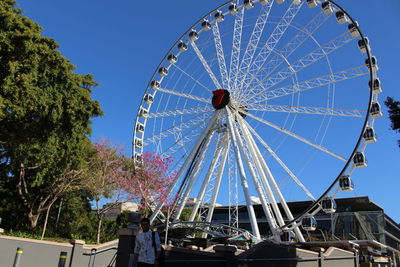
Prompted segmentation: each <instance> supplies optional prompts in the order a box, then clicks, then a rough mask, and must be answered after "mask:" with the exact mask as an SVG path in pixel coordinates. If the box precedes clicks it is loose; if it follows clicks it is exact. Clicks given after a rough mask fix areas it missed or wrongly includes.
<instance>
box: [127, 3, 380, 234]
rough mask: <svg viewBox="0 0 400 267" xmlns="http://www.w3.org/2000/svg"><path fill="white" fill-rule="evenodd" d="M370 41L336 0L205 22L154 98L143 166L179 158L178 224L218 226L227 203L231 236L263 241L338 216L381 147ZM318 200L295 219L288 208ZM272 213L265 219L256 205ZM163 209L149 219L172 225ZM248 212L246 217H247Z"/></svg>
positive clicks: (232, 11)
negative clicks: (359, 171) (372, 147)
mask: <svg viewBox="0 0 400 267" xmlns="http://www.w3.org/2000/svg"><path fill="white" fill-rule="evenodd" d="M377 70H378V64H377V60H376V58H375V57H374V56H373V55H372V52H371V46H370V43H369V39H368V38H367V37H365V36H364V35H363V34H362V33H361V30H360V27H359V25H358V23H357V22H356V21H355V20H353V19H352V18H351V17H350V15H349V14H348V13H347V12H346V11H345V10H344V9H343V8H342V7H340V6H339V5H337V4H336V3H335V2H334V1H324V2H320V1H318V0H307V1H304V0H293V1H289V0H287V1H284V0H255V1H251V0H245V1H238V0H233V1H229V2H227V3H225V4H223V5H221V6H219V7H218V8H216V9H214V10H212V11H211V12H210V13H208V14H207V15H205V16H204V17H202V18H201V19H199V20H198V21H197V22H196V23H195V24H194V25H193V26H191V27H190V28H189V29H188V30H187V31H186V32H185V33H184V34H183V35H182V36H181V37H180V38H178V40H177V42H176V43H175V44H174V45H173V46H172V47H171V48H170V49H169V51H168V52H167V54H166V55H165V57H164V58H163V59H162V60H161V62H160V64H159V66H157V68H156V71H155V72H154V74H153V76H152V77H151V79H150V81H149V84H148V87H147V88H146V90H145V93H144V96H143V99H142V102H141V105H140V107H139V110H138V114H137V117H136V121H135V126H134V137H133V157H134V159H135V161H136V162H137V164H140V163H141V162H142V158H143V157H142V155H143V153H144V152H145V151H150V152H152V153H157V154H159V155H161V156H162V157H172V158H173V159H174V162H173V166H172V169H171V173H174V175H175V179H174V181H173V183H172V184H171V185H170V187H169V188H168V190H167V192H168V194H169V195H171V196H177V197H176V199H175V205H174V207H175V210H174V213H173V216H172V218H171V220H172V222H179V221H180V220H182V218H181V215H182V211H183V210H184V208H185V206H187V205H188V204H189V202H190V203H191V206H192V208H191V212H190V215H189V218H188V221H195V220H196V221H199V220H200V221H204V222H205V223H209V222H211V220H212V218H213V212H214V210H215V207H216V206H217V205H223V206H226V207H227V209H228V211H227V214H228V215H229V216H228V218H227V221H228V223H229V225H230V226H232V227H239V226H240V225H245V224H247V226H248V228H249V229H251V232H252V234H253V235H254V236H255V237H256V238H258V239H261V238H262V235H261V234H260V229H259V224H258V221H260V220H263V221H266V222H267V223H268V225H269V229H270V230H269V231H270V232H269V234H268V236H267V238H271V239H273V240H275V241H278V242H280V241H282V240H283V239H284V238H283V237H284V236H285V234H286V236H287V234H288V233H290V234H292V235H294V237H295V238H296V239H297V240H298V241H302V242H304V240H305V239H304V237H303V234H302V232H303V233H304V231H312V230H315V228H316V220H315V218H314V215H315V214H316V213H318V212H320V211H321V210H323V211H324V212H327V213H332V212H335V210H336V205H335V202H334V197H335V196H337V195H340V194H344V193H343V192H347V191H351V190H353V188H354V183H353V181H352V179H351V175H352V173H353V172H354V170H355V169H356V168H362V167H366V166H367V160H366V157H365V154H364V152H365V149H366V146H367V144H369V143H372V142H375V141H376V135H375V131H374V128H373V126H374V120H375V118H377V117H379V116H382V112H381V107H380V105H379V103H378V94H379V93H380V92H381V91H382V90H381V85H380V80H379V79H378V78H377V75H376V72H377ZM300 200H311V203H312V205H310V206H309V207H308V208H306V209H305V210H303V211H301V212H299V211H293V210H291V209H290V207H289V205H288V204H287V202H289V201H300ZM256 204H257V205H260V206H261V207H262V213H259V214H256V211H255V209H254V205H256ZM162 206H163V203H155V205H154V207H153V214H152V216H151V218H150V219H151V220H154V219H155V218H156V217H159V216H162V213H161V209H162ZM239 209H241V210H240V214H242V213H243V211H244V212H245V214H246V216H243V217H244V218H239V217H240V216H239Z"/></svg>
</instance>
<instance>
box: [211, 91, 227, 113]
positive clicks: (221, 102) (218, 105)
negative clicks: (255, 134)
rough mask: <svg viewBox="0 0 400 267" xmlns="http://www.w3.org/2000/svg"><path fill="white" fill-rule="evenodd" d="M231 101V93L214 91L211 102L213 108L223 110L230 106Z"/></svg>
mask: <svg viewBox="0 0 400 267" xmlns="http://www.w3.org/2000/svg"><path fill="white" fill-rule="evenodd" d="M229 101H230V93H229V91H228V90H226V89H218V90H215V91H213V97H212V100H211V104H212V105H213V107H214V108H215V109H216V110H218V109H223V108H224V107H226V105H228V104H229Z"/></svg>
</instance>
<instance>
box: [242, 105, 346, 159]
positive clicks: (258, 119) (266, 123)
mask: <svg viewBox="0 0 400 267" xmlns="http://www.w3.org/2000/svg"><path fill="white" fill-rule="evenodd" d="M241 113H243V114H245V115H247V116H249V117H251V118H253V119H255V120H257V121H259V122H262V123H264V124H265V125H267V126H269V127H271V128H273V129H275V130H277V131H280V132H282V133H284V134H287V135H289V136H291V137H293V138H295V139H297V140H299V141H301V142H303V143H305V144H307V145H310V146H312V147H314V148H316V149H318V150H320V151H322V152H325V153H326V154H328V155H331V156H333V157H335V158H337V159H339V160H341V161H344V162H346V161H347V159H346V158H344V157H342V156H340V155H338V154H336V153H335V152H332V151H330V150H329V149H327V148H325V147H322V146H320V145H317V144H314V143H313V142H311V141H309V140H307V139H305V138H304V137H301V136H299V135H297V134H295V133H293V132H291V131H289V130H286V129H284V128H282V127H279V126H278V125H275V124H273V123H272V122H269V121H266V120H264V119H262V118H260V117H257V116H255V115H253V114H251V113H248V112H245V111H241Z"/></svg>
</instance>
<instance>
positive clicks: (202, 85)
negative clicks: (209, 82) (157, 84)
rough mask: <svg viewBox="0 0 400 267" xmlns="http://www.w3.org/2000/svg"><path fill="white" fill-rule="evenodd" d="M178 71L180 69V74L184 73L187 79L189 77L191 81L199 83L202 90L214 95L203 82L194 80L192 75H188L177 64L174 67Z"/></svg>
mask: <svg viewBox="0 0 400 267" xmlns="http://www.w3.org/2000/svg"><path fill="white" fill-rule="evenodd" d="M173 66H174V67H175V68H176V69H178V70H179V71H180V72H182V73H183V74H185V75H186V76H187V77H189V78H190V79H191V80H193V81H194V82H195V83H197V84H198V85H200V86H201V87H202V88H204V89H206V90H207V91H208V92H210V93H212V90H210V89H208V88H207V87H206V86H205V85H204V84H202V83H201V82H199V80H198V79H196V78H194V77H193V76H192V75H190V74H189V73H187V72H186V71H184V70H183V69H182V68H180V67H179V66H178V65H177V64H174V65H173Z"/></svg>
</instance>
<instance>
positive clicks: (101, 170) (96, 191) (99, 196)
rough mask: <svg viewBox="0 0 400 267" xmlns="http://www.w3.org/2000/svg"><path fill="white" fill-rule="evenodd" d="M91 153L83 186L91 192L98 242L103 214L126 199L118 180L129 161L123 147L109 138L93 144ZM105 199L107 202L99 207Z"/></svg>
mask: <svg viewBox="0 0 400 267" xmlns="http://www.w3.org/2000/svg"><path fill="white" fill-rule="evenodd" d="M93 148H94V149H93V154H92V156H91V157H90V159H89V161H88V164H87V175H86V180H85V186H84V188H85V189H87V190H88V191H90V192H91V194H92V197H93V199H94V202H95V212H96V216H97V220H98V221H97V234H96V242H97V243H100V235H101V228H102V223H103V219H104V215H105V214H106V213H107V212H108V211H109V210H111V209H113V208H115V207H117V206H118V205H120V202H121V201H127V200H128V199H126V194H124V192H123V191H122V189H121V186H120V184H119V181H120V180H121V179H124V178H125V177H126V176H127V172H126V171H125V170H124V166H125V165H126V164H127V161H129V160H128V159H127V158H126V157H125V156H124V155H123V154H122V150H123V147H120V146H116V145H114V144H112V143H111V142H110V140H101V141H100V142H96V143H94V144H93ZM105 199H108V200H109V203H108V204H106V205H104V206H103V207H101V206H100V205H101V202H104V200H105Z"/></svg>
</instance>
